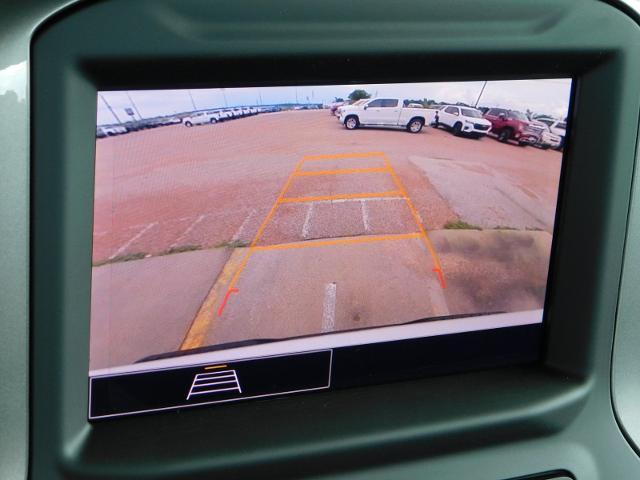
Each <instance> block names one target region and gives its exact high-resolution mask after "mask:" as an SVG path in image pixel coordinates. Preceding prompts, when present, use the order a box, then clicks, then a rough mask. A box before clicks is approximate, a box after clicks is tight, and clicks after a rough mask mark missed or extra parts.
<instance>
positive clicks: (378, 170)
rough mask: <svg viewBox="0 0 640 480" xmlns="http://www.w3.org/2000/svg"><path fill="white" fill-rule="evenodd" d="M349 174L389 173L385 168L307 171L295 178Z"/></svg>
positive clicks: (297, 174) (299, 173) (298, 173)
mask: <svg viewBox="0 0 640 480" xmlns="http://www.w3.org/2000/svg"><path fill="white" fill-rule="evenodd" d="M349 173H389V169H388V168H386V167H374V168H338V169H336V170H309V171H302V172H297V173H296V174H295V175H296V177H315V176H319V175H345V174H349Z"/></svg>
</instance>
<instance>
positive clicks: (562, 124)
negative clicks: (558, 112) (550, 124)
mask: <svg viewBox="0 0 640 480" xmlns="http://www.w3.org/2000/svg"><path fill="white" fill-rule="evenodd" d="M556 127H557V128H562V129H563V130H566V129H567V124H566V123H565V122H558V123H557V124H556Z"/></svg>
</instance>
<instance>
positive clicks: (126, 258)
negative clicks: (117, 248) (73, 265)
mask: <svg viewBox="0 0 640 480" xmlns="http://www.w3.org/2000/svg"><path fill="white" fill-rule="evenodd" d="M146 256H147V254H146V253H144V252H135V253H126V254H124V255H118V256H117V257H113V258H105V259H104V260H100V261H98V262H95V263H94V264H93V266H94V267H100V266H102V265H106V264H108V263H119V262H131V261H133V260H142V259H143V258H145V257H146Z"/></svg>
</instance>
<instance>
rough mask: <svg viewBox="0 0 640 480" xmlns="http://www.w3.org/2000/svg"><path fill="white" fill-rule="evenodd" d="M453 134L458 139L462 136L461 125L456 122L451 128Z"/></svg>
mask: <svg viewBox="0 0 640 480" xmlns="http://www.w3.org/2000/svg"><path fill="white" fill-rule="evenodd" d="M453 134H454V135H455V136H456V137H459V136H460V135H462V124H461V123H460V122H457V123H456V124H455V125H454V126H453Z"/></svg>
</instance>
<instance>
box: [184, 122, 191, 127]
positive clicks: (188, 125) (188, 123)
mask: <svg viewBox="0 0 640 480" xmlns="http://www.w3.org/2000/svg"><path fill="white" fill-rule="evenodd" d="M184 126H185V127H193V123H191V122H184Z"/></svg>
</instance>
